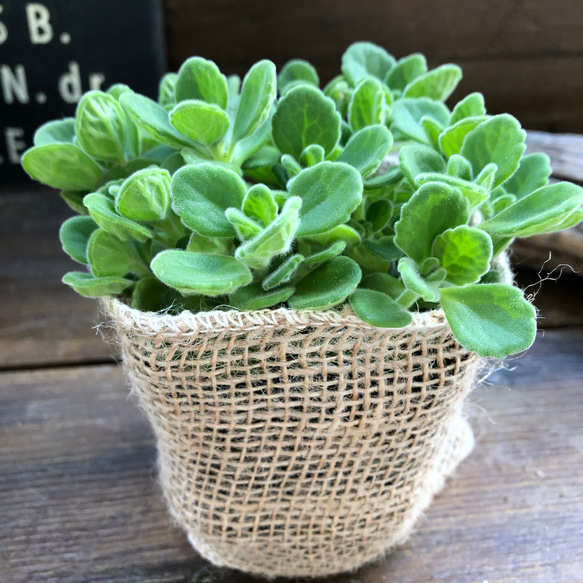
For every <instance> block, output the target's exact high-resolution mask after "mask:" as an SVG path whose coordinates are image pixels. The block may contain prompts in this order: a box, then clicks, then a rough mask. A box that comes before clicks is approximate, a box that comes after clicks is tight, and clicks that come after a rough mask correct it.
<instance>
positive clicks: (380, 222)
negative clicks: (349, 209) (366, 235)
mask: <svg viewBox="0 0 583 583" xmlns="http://www.w3.org/2000/svg"><path fill="white" fill-rule="evenodd" d="M393 211H394V208H393V203H392V202H391V201H390V200H385V199H381V200H377V201H375V202H373V203H372V204H371V205H370V206H369V207H368V209H367V211H366V220H367V221H369V222H370V224H371V228H372V231H373V232H374V233H377V232H378V231H380V230H382V229H384V228H385V227H386V226H387V223H388V222H389V221H390V220H391V219H392V218H393Z"/></svg>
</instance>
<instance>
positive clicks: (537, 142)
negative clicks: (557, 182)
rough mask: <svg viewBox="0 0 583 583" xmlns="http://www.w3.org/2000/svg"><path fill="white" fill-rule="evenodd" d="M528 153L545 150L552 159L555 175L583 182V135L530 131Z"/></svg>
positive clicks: (527, 141)
mask: <svg viewBox="0 0 583 583" xmlns="http://www.w3.org/2000/svg"><path fill="white" fill-rule="evenodd" d="M526 146H527V150H526V151H527V153H531V152H544V153H545V154H547V155H548V156H549V158H550V159H551V166H552V167H553V176H555V177H556V178H562V179H563V180H570V181H572V182H579V183H583V136H580V135H577V134H549V133H547V132H536V131H529V132H528V134H527V136H526Z"/></svg>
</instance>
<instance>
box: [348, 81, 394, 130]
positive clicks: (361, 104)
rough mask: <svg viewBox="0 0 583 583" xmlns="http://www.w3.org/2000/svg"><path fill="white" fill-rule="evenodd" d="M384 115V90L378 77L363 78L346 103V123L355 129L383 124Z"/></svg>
mask: <svg viewBox="0 0 583 583" xmlns="http://www.w3.org/2000/svg"><path fill="white" fill-rule="evenodd" d="M385 117H386V105H385V92H384V89H383V86H382V84H381V82H380V81H379V80H378V79H375V78H373V77H369V78H367V79H363V80H362V81H361V82H360V83H359V84H358V86H357V87H356V89H355V90H354V93H353V94H352V98H351V100H350V104H349V105H348V123H349V124H350V127H351V128H352V129H353V130H355V131H358V130H361V129H362V128H364V127H366V126H371V125H376V124H384V123H385Z"/></svg>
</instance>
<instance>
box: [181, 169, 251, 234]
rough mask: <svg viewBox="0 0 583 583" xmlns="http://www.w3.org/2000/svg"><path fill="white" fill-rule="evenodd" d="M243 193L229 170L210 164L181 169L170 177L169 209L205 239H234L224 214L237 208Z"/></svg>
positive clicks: (239, 183) (231, 226)
mask: <svg viewBox="0 0 583 583" xmlns="http://www.w3.org/2000/svg"><path fill="white" fill-rule="evenodd" d="M246 192H247V188H246V187H245V183H244V182H243V180H242V179H241V178H240V177H239V176H238V175H237V174H236V173H235V172H233V171H232V170H228V169H226V168H222V167H220V166H217V165H215V164H211V163H208V164H198V165H191V166H184V167H183V168H181V169H180V170H178V171H177V172H176V173H175V174H174V176H173V177H172V208H173V209H174V212H175V213H176V214H177V215H178V216H179V217H180V218H181V219H182V222H183V223H184V224H185V225H186V226H187V227H188V228H189V229H193V230H195V231H197V232H198V233H200V234H202V235H206V236H207V237H234V236H235V229H234V228H233V225H231V223H230V222H229V220H228V219H227V217H226V216H225V211H226V210H227V209H228V208H230V207H233V208H237V209H239V208H241V203H242V202H243V198H244V197H245V194H246Z"/></svg>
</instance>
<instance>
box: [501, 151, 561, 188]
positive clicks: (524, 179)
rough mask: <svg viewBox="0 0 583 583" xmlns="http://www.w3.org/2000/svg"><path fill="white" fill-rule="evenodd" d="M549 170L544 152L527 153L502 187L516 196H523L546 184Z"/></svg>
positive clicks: (549, 166) (548, 161) (549, 165)
mask: <svg viewBox="0 0 583 583" xmlns="http://www.w3.org/2000/svg"><path fill="white" fill-rule="evenodd" d="M551 172H552V168H551V162H550V160H549V157H548V156H547V155H546V154H543V153H541V152H536V153H534V154H529V155H528V156H524V157H523V158H522V159H521V160H520V166H519V167H518V170H517V171H516V172H515V173H514V174H513V175H512V176H511V177H510V178H509V179H508V180H507V181H506V182H505V183H504V186H503V188H504V190H505V191H506V192H508V193H510V194H513V195H514V196H516V198H524V197H525V196H527V195H528V194H530V193H531V192H533V191H534V190H537V189H539V188H541V187H543V186H546V184H547V182H548V180H549V176H550V175H551Z"/></svg>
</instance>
